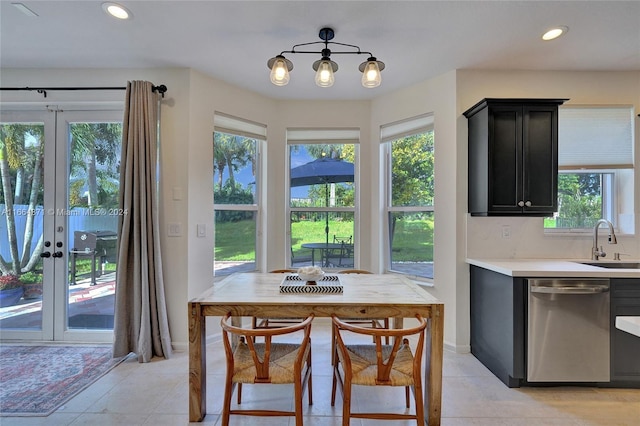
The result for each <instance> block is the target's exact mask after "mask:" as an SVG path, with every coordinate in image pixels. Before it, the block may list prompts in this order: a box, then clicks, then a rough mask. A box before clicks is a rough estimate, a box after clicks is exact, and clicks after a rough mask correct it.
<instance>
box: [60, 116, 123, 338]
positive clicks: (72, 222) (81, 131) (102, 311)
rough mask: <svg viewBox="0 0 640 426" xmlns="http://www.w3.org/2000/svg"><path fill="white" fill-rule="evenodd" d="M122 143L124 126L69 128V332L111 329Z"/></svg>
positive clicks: (73, 125) (92, 124)
mask: <svg viewBox="0 0 640 426" xmlns="http://www.w3.org/2000/svg"><path fill="white" fill-rule="evenodd" d="M121 141H122V124H121V123H107V122H74V123H71V124H70V125H69V169H68V170H69V173H68V176H69V180H68V189H67V194H68V199H67V206H66V209H65V211H64V212H62V213H63V215H64V216H65V217H66V219H67V226H66V229H67V231H68V235H67V238H68V240H67V241H68V244H69V247H70V250H69V257H68V261H69V269H68V270H69V285H68V307H67V325H68V328H69V329H110V330H111V329H113V314H114V300H115V285H116V260H117V253H116V250H117V246H118V245H117V236H116V235H117V227H118V218H119V216H120V215H121V214H123V212H122V211H121V210H120V209H119V208H118V192H119V188H120V147H121ZM59 213H60V212H59Z"/></svg>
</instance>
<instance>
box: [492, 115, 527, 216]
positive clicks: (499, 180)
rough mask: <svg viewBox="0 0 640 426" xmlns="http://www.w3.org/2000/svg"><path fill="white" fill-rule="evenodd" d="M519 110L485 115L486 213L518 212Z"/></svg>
mask: <svg viewBox="0 0 640 426" xmlns="http://www.w3.org/2000/svg"><path fill="white" fill-rule="evenodd" d="M521 179H522V106H520V105H500V106H492V107H490V112H489V194H488V196H489V211H490V212H491V213H509V212H512V213H513V212H516V213H518V212H521V211H522V207H520V206H518V201H520V200H522V180H521Z"/></svg>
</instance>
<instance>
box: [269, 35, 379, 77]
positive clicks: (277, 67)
mask: <svg viewBox="0 0 640 426" xmlns="http://www.w3.org/2000/svg"><path fill="white" fill-rule="evenodd" d="M318 36H319V37H320V39H321V40H322V41H311V42H308V43H299V44H294V45H293V47H292V48H291V50H283V51H282V52H280V54H279V55H277V56H275V57H273V58H271V59H269V60H268V61H267V67H268V68H269V69H270V70H271V74H270V78H271V82H272V83H273V84H275V85H276V86H284V85H286V84H287V83H288V82H289V71H291V70H293V63H292V62H291V61H290V60H289V59H287V58H286V57H285V56H284V55H285V54H289V53H291V54H293V53H308V54H314V55H317V54H320V55H321V56H322V57H321V59H320V60H318V61H315V62H314V63H313V65H312V68H313V70H314V71H316V72H317V73H316V84H317V85H318V86H320V87H331V85H333V73H335V72H336V71H338V64H337V63H336V62H334V61H332V60H331V59H330V56H331V55H332V54H333V55H368V59H367V60H366V61H365V62H363V63H361V64H360V66H359V67H358V70H360V72H362V85H363V86H364V87H369V88H371V87H377V86H379V85H380V71H382V70H383V69H384V62H381V61H378V59H377V58H376V57H374V56H373V53H371V52H366V51H362V50H360V47H359V46H356V45H355V44H348V43H338V42H335V41H330V40H332V39H333V37H334V36H335V32H334V31H333V29H332V28H328V27H325V28H322V29H321V30H320V33H319V34H318ZM318 44H320V45H323V48H322V49H321V50H308V49H310V46H316V45H318ZM330 45H331V47H333V46H337V47H338V48H346V49H343V50H338V51H332V50H331V49H330V48H329V47H330ZM349 49H352V50H349Z"/></svg>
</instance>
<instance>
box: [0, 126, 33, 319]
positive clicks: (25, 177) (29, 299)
mask: <svg viewBox="0 0 640 426" xmlns="http://www.w3.org/2000/svg"><path fill="white" fill-rule="evenodd" d="M43 156H44V125H43V124H42V123H25V122H21V123H9V122H4V123H0V175H1V178H2V179H1V180H2V187H1V188H0V328H1V329H3V330H7V329H31V330H40V329H42V287H43V286H42V275H43V269H42V258H41V257H40V253H42V251H43V245H42V243H43V241H42V230H43V217H44V214H43V195H44V190H43V183H42V177H43Z"/></svg>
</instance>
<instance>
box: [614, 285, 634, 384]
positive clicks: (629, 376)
mask: <svg viewBox="0 0 640 426" xmlns="http://www.w3.org/2000/svg"><path fill="white" fill-rule="evenodd" d="M616 316H640V279H635V278H613V279H611V383H610V385H611V386H615V387H634V388H638V387H640V337H638V336H634V335H633V334H630V333H627V332H626V331H622V330H618V329H617V328H616Z"/></svg>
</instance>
